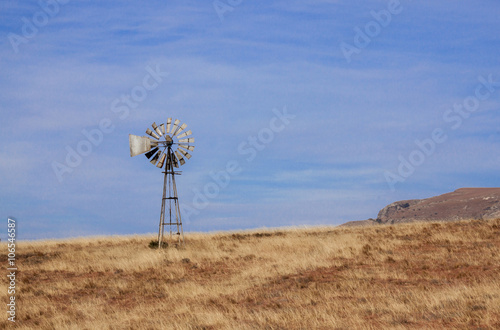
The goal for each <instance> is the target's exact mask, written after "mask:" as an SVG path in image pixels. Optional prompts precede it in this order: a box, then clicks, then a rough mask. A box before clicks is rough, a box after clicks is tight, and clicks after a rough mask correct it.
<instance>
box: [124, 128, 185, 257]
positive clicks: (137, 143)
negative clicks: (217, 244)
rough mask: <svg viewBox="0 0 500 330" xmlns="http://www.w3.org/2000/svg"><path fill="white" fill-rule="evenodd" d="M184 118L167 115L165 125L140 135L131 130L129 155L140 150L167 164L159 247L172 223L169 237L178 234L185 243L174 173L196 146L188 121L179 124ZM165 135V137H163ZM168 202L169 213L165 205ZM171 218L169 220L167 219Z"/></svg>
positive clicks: (161, 165) (160, 162)
mask: <svg viewBox="0 0 500 330" xmlns="http://www.w3.org/2000/svg"><path fill="white" fill-rule="evenodd" d="M180 123H181V121H180V120H179V119H176V120H175V121H174V122H172V118H168V120H167V123H166V125H165V124H161V125H159V126H158V125H156V123H153V124H152V125H151V126H152V127H153V130H151V129H150V128H148V129H147V130H146V134H148V135H149V136H150V137H147V136H137V135H132V134H129V144H130V156H131V157H134V156H137V155H140V154H145V155H146V157H147V158H148V159H149V160H150V162H151V164H153V165H156V167H158V168H164V167H165V171H164V172H163V173H164V174H165V175H164V180H163V198H162V204H161V215H160V228H159V231H158V248H161V247H162V244H163V235H164V230H165V226H170V227H169V228H170V238H171V239H172V235H173V233H175V234H176V235H177V236H178V244H179V245H183V244H184V233H183V230H182V220H181V211H180V208H179V198H178V196H177V186H176V184H175V175H176V174H177V175H179V174H180V173H179V172H175V171H174V167H175V168H178V167H179V165H181V166H182V165H184V164H185V163H186V159H190V158H191V154H190V153H189V152H188V151H193V150H194V145H193V143H194V138H192V137H190V135H191V134H192V132H191V130H189V131H186V127H187V125H186V124H182V125H180ZM174 136H175V137H176V138H177V143H175V144H176V145H177V150H175V151H174V150H173V149H174V139H173V137H174ZM162 137H163V139H164V140H163V139H162ZM167 204H168V205H169V212H168V214H167V213H166V212H165V208H166V206H167ZM167 215H168V218H167ZM167 221H168V222H167Z"/></svg>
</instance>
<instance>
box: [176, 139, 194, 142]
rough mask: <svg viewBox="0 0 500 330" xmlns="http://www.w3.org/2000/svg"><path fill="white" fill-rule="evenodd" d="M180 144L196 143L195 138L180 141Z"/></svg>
mask: <svg viewBox="0 0 500 330" xmlns="http://www.w3.org/2000/svg"><path fill="white" fill-rule="evenodd" d="M179 142H180V143H194V138H188V139H182V140H179Z"/></svg>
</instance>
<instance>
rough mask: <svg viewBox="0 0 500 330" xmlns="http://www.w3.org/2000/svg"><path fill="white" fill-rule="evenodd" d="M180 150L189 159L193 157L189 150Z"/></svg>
mask: <svg viewBox="0 0 500 330" xmlns="http://www.w3.org/2000/svg"><path fill="white" fill-rule="evenodd" d="M177 151H178V152H180V153H181V154H182V155H183V156H184V157H186V158H187V159H191V155H190V154H189V152H187V151H185V150H182V149H180V148H179V149H177Z"/></svg>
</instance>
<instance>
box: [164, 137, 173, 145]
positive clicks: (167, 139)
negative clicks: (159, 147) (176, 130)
mask: <svg viewBox="0 0 500 330" xmlns="http://www.w3.org/2000/svg"><path fill="white" fill-rule="evenodd" d="M165 140H166V141H167V147H171V146H172V144H174V140H173V139H172V138H171V137H170V135H166V136H165Z"/></svg>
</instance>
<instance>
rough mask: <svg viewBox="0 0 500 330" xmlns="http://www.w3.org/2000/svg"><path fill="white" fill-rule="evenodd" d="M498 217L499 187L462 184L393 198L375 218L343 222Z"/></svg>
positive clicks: (384, 222) (383, 222)
mask: <svg viewBox="0 0 500 330" xmlns="http://www.w3.org/2000/svg"><path fill="white" fill-rule="evenodd" d="M498 218H500V188H460V189H457V190H455V191H454V192H451V193H447V194H443V195H439V196H435V197H431V198H426V199H411V200H404V201H399V202H394V203H392V204H389V205H387V206H386V207H384V208H383V209H382V210H380V212H379V213H378V216H377V219H376V220H373V219H368V220H362V221H350V222H348V223H346V224H344V226H367V225H373V224H395V223H405V222H414V221H457V220H470V219H478V220H481V219H485V220H487V219H498Z"/></svg>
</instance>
